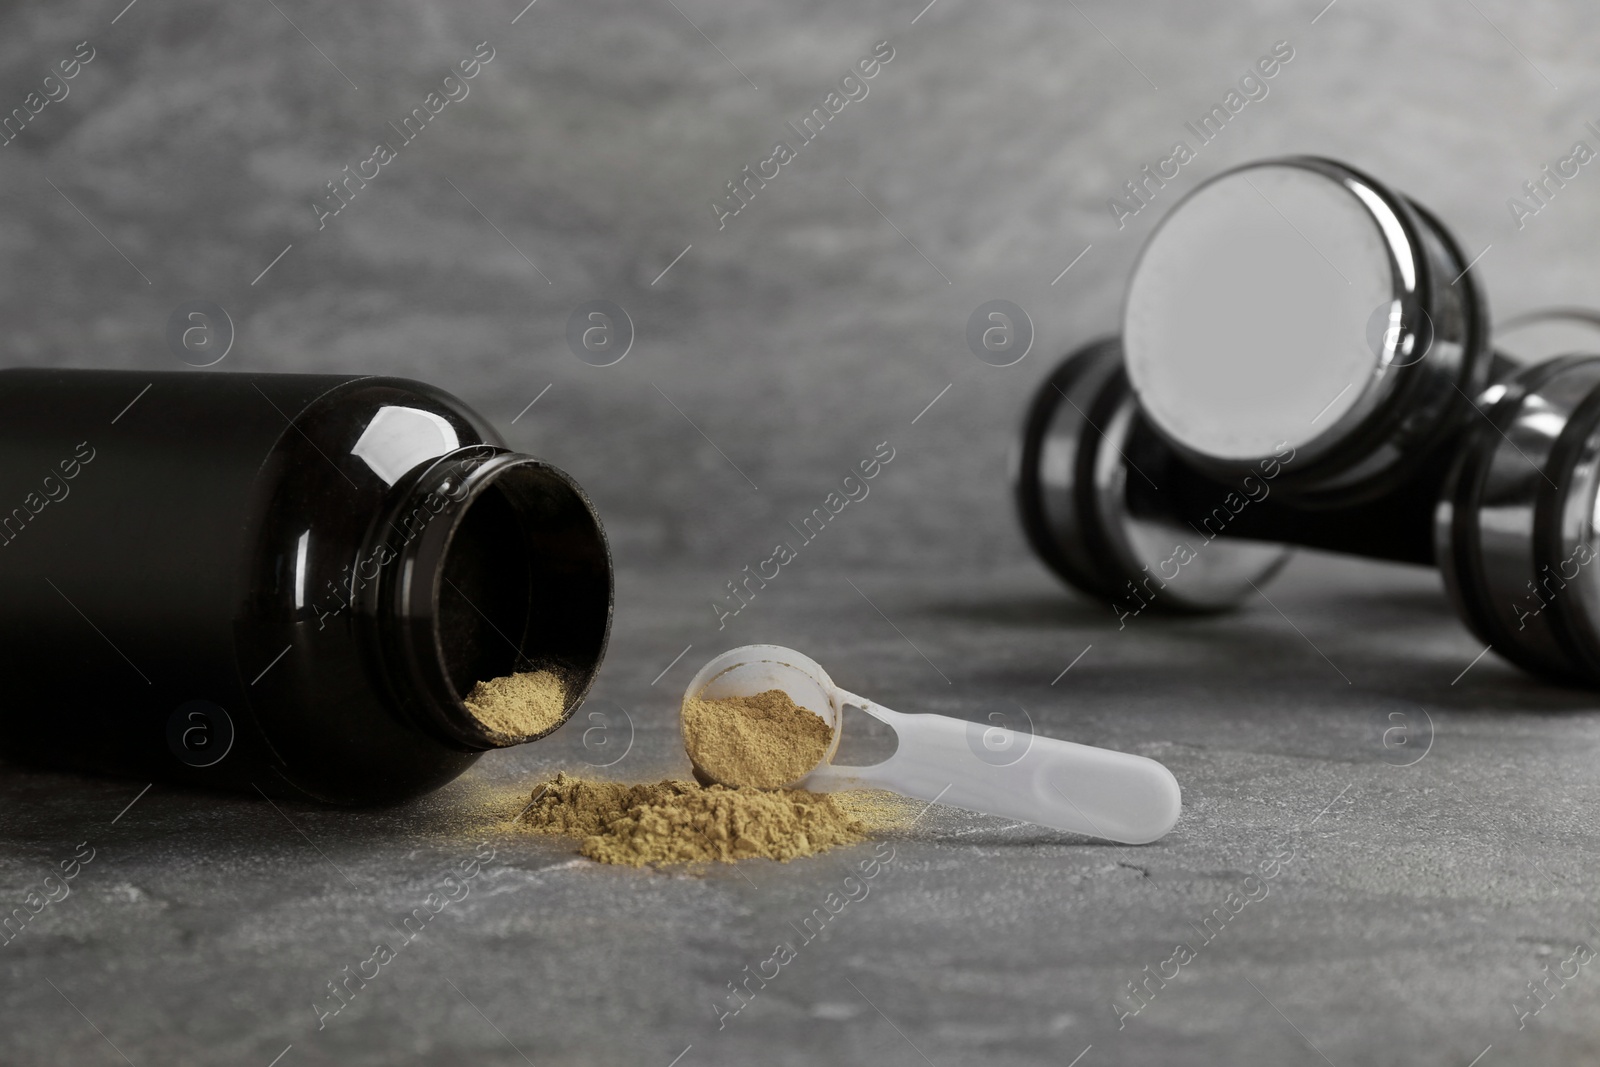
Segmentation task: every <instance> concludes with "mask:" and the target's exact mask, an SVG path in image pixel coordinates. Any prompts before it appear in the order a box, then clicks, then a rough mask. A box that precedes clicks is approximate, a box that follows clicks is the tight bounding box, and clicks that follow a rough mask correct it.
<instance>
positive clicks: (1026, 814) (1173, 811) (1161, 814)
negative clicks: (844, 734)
mask: <svg viewBox="0 0 1600 1067" xmlns="http://www.w3.org/2000/svg"><path fill="white" fill-rule="evenodd" d="M839 696H840V698H841V700H842V701H843V702H844V703H849V704H853V705H855V706H857V707H859V708H861V709H862V710H863V711H865V712H866V713H867V714H869V715H871V716H873V717H874V718H876V719H880V720H882V721H883V722H886V723H888V724H889V725H890V726H892V727H893V728H894V731H895V734H896V735H897V738H898V741H899V746H898V747H897V748H896V749H895V753H894V755H893V756H890V757H889V758H888V759H886V760H884V761H883V762H882V763H877V764H873V765H872V766H869V767H841V766H833V765H831V764H830V765H825V766H823V767H820V768H818V769H817V770H816V771H813V772H812V774H811V775H810V776H809V777H807V778H806V779H805V780H804V781H803V782H802V783H801V784H802V785H803V786H805V787H806V788H813V789H847V788H865V789H889V790H892V791H894V792H896V793H901V794H904V795H905V796H909V797H916V798H919V799H921V800H927V801H938V802H939V803H941V804H949V805H951V806H952V807H957V808H966V809H967V810H969V811H977V812H983V813H984V814H988V815H999V816H1001V817H1003V818H1008V819H1020V820H1024V821H1026V822H1031V823H1038V824H1039V825H1040V826H1048V827H1051V828H1053V829H1056V830H1069V831H1071V832H1073V833H1079V834H1086V835H1088V836H1090V837H1099V838H1104V839H1106V840H1108V841H1120V842H1123V843H1125V844H1130V845H1143V844H1147V843H1149V842H1151V841H1154V840H1156V839H1157V838H1159V837H1161V836H1162V835H1163V834H1165V833H1166V832H1167V831H1168V830H1170V829H1172V826H1173V824H1174V823H1176V822H1177V821H1178V813H1179V812H1180V811H1181V810H1182V807H1183V797H1182V792H1181V790H1180V789H1179V788H1178V780H1177V779H1176V778H1174V777H1173V776H1172V772H1171V771H1169V770H1167V768H1166V767H1164V766H1163V765H1162V764H1160V763H1157V762H1156V761H1155V760H1153V759H1146V758H1145V757H1144V756H1135V755H1132V754H1130V753H1126V752H1114V751H1112V750H1111V749H1106V748H1094V747H1093V746H1090V745H1079V744H1074V743H1073V742H1071V741H1059V740H1056V739H1055V738H1051V737H1040V736H1038V735H1036V734H1033V735H1030V734H1020V733H1017V732H1015V731H1012V730H1006V729H1003V728H1001V727H996V726H987V725H985V724H983V723H975V722H968V721H967V720H965V719H953V718H950V717H949V716H947V715H907V714H903V713H901V712H898V711H890V710H889V709H888V708H885V707H881V706H879V705H877V704H873V703H872V702H871V701H869V700H864V699H862V698H860V697H857V696H854V695H853V694H848V693H841V694H839Z"/></svg>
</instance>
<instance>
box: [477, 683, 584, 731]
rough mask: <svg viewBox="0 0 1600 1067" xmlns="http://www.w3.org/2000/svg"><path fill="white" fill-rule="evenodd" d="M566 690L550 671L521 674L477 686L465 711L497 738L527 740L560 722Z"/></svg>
mask: <svg viewBox="0 0 1600 1067" xmlns="http://www.w3.org/2000/svg"><path fill="white" fill-rule="evenodd" d="M566 698H567V694H566V686H564V685H563V684H562V682H561V678H560V677H559V676H558V675H556V674H555V672H553V671H522V672H519V673H517V674H508V675H506V676H505V677H504V678H492V679H490V680H489V681H487V682H479V683H478V684H476V685H474V686H473V687H472V692H470V693H468V694H467V697H466V701H465V703H466V705H467V710H468V711H470V712H472V715H473V717H474V718H476V719H477V720H478V721H479V722H480V723H482V724H483V725H485V726H487V727H488V728H489V729H491V730H493V731H494V732H495V733H498V734H505V735H507V736H508V737H527V736H529V735H531V734H538V733H543V732H544V731H546V730H548V729H550V728H551V727H552V726H554V725H556V723H558V722H560V721H561V716H562V714H563V713H564V712H565V711H566V709H567V702H566Z"/></svg>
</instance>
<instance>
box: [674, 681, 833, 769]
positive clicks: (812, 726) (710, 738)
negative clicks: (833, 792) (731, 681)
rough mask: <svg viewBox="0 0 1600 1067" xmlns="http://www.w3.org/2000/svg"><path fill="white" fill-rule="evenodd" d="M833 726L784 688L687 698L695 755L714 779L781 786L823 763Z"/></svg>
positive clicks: (687, 732) (688, 743) (688, 738)
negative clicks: (715, 697)
mask: <svg viewBox="0 0 1600 1067" xmlns="http://www.w3.org/2000/svg"><path fill="white" fill-rule="evenodd" d="M832 742H833V729H832V727H830V726H829V725H828V723H827V721H826V720H824V719H823V718H822V717H821V716H820V715H818V714H817V713H816V712H814V711H811V710H809V709H807V708H802V707H800V706H799V705H798V704H796V703H795V702H794V701H793V700H792V699H791V698H790V696H789V694H788V693H786V692H784V691H783V690H782V689H768V690H767V691H766V692H763V693H756V694H755V695H753V696H737V697H723V698H721V699H717V700H704V699H699V698H692V697H691V698H690V699H688V700H685V701H684V702H683V743H684V746H685V747H686V748H687V749H688V750H689V760H690V761H691V762H692V763H693V764H694V765H695V766H696V767H697V768H699V769H700V771H701V773H702V774H704V775H705V776H706V777H708V778H710V779H711V780H712V781H715V782H721V783H722V784H724V785H732V786H740V785H748V786H756V787H757V788H761V789H775V788H777V787H778V786H782V785H788V784H789V783H790V782H793V781H796V780H798V779H800V778H804V777H805V776H806V775H807V774H808V773H810V771H811V769H812V768H813V767H815V766H816V765H817V764H818V763H821V762H822V759H823V757H825V756H826V755H827V754H828V746H829V745H830V744H832Z"/></svg>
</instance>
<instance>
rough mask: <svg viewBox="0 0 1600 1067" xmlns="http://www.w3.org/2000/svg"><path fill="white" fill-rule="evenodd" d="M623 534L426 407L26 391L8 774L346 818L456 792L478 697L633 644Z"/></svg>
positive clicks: (216, 388) (4, 651) (475, 749)
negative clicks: (617, 584) (286, 806)
mask: <svg viewBox="0 0 1600 1067" xmlns="http://www.w3.org/2000/svg"><path fill="white" fill-rule="evenodd" d="M611 608H612V572H611V557H610V552H609V549H608V547H607V544H606V539H605V533H604V531H603V530H602V528H601V525H600V520H599V517H598V516H597V515H596V514H595V511H594V508H593V505H592V504H591V503H590V501H589V498H588V497H587V496H586V495H585V494H584V492H583V490H582V489H581V488H580V487H579V486H578V485H577V483H576V482H574V481H573V480H572V479H571V478H570V477H569V476H567V475H566V474H565V473H563V472H562V471H560V470H558V469H556V468H555V467H552V466H550V465H549V464H546V463H543V462H541V461H539V460H537V459H534V458H533V457H531V456H527V455H523V454H520V453H515V452H511V451H509V450H508V449H507V448H506V447H505V446H504V442H503V441H502V440H501V439H500V438H499V436H498V435H497V434H496V433H495V431H494V429H493V427H492V426H490V425H489V423H488V422H486V421H485V420H484V419H483V418H482V417H480V416H479V415H477V414H476V413H474V412H473V411H472V410H470V409H469V408H468V407H467V406H466V405H464V404H463V403H461V401H459V400H457V399H455V398H454V397H452V396H450V395H448V394H446V393H444V392H442V391H440V390H438V389H435V388H433V387H431V386H428V385H424V384H422V383H419V382H414V381H408V380H405V379H398V378H376V377H345V376H335V375H301V374H293V375H283V374H278V375H267V374H194V373H169V374H145V373H134V372H121V371H86V370H6V371H0V677H3V679H4V686H3V689H0V709H3V710H0V751H3V752H4V753H5V755H6V756H7V757H8V758H12V759H18V760H22V761H26V762H30V763H39V764H47V765H52V766H58V767H69V768H77V769H85V770H95V771H103V772H109V773H114V774H122V775H130V776H136V777H143V778H146V779H165V780H169V781H179V782H187V783H192V784H196V785H205V786H215V787H222V788H230V789H239V790H246V791H254V790H255V789H260V790H261V791H262V792H264V793H267V794H269V795H272V796H286V797H297V798H309V799H314V800H318V801H323V802H327V803H334V804H363V803H377V802H385V801H394V800H399V799H403V798H406V797H411V796H415V795H418V794H421V793H424V792H427V791H428V790H431V789H435V788H437V787H439V786H441V785H443V784H445V783H446V782H449V781H450V780H452V779H453V778H455V777H456V776H457V775H459V774H460V773H461V772H462V771H464V770H465V769H466V768H467V767H469V766H470V765H471V764H472V763H473V762H474V761H475V760H476V759H477V758H478V756H479V755H481V754H482V753H483V752H485V751H487V750H488V749H490V748H497V747H505V746H508V745H513V744H519V743H522V742H525V741H531V740H535V739H536V738H537V737H540V736H544V735H545V734H547V733H549V732H550V730H553V729H554V728H555V727H553V726H552V727H551V728H550V730H545V731H543V732H542V733H540V734H536V735H528V736H516V737H513V736H507V735H503V734H496V733H494V732H493V731H491V730H489V729H488V728H487V727H485V726H484V725H483V724H481V723H480V722H479V721H478V720H477V719H476V718H475V717H474V716H473V715H472V713H471V712H470V711H469V710H468V709H467V707H466V705H465V704H464V703H463V699H462V698H463V697H464V696H465V695H466V694H467V693H468V692H470V690H471V688H472V686H473V685H474V683H475V682H477V681H479V680H486V679H490V678H494V677H499V676H502V675H506V674H510V673H512V672H513V671H515V670H528V669H534V668H540V669H545V668H548V669H551V670H554V671H555V672H556V673H557V674H558V675H560V676H561V677H562V679H563V681H564V683H565V687H566V707H565V712H564V715H563V720H564V719H565V717H566V716H570V715H571V714H572V711H573V709H575V708H576V707H577V705H578V704H579V703H580V702H581V701H582V699H583V697H584V695H585V693H586V692H587V691H588V689H589V686H590V684H591V683H592V681H593V679H594V675H595V673H596V671H597V670H598V668H599V665H600V661H601V658H602V656H603V655H604V652H605V647H606V640H607V637H608V635H609V632H610V626H611Z"/></svg>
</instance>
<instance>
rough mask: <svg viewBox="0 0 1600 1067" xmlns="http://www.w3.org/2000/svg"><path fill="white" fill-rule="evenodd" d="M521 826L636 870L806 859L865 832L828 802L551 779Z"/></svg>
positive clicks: (679, 785)
mask: <svg viewBox="0 0 1600 1067" xmlns="http://www.w3.org/2000/svg"><path fill="white" fill-rule="evenodd" d="M523 818H524V820H525V821H526V822H527V823H528V824H529V825H530V826H532V827H533V829H535V830H538V831H540V832H543V833H552V834H568V835H571V836H573V837H581V838H583V844H582V845H581V846H580V848H579V851H580V852H581V853H582V854H583V855H585V856H588V857H589V858H590V859H592V860H598V861H600V862H601V863H620V864H625V865H627V866H630V867H643V866H645V865H647V864H649V865H652V866H659V865H668V864H678V863H703V862H708V861H713V860H714V861H717V862H719V863H733V862H735V861H737V860H743V859H756V858H766V859H773V860H780V861H787V860H791V859H794V858H795V857H796V856H811V855H815V854H816V853H818V852H822V851H824V850H826V849H829V848H833V847H835V846H838V845H850V844H854V843H856V842H857V841H860V840H862V839H863V838H864V837H865V835H866V831H867V827H866V826H865V825H864V824H863V823H862V822H860V821H859V820H858V819H856V818H855V817H854V816H852V815H850V814H848V813H847V812H846V811H845V810H844V808H843V807H841V806H840V805H839V804H837V803H835V802H834V799H833V798H832V797H831V796H827V795H824V794H821V793H808V792H806V791H805V790H803V789H777V790H762V789H749V788H741V789H729V788H727V787H725V786H720V785H712V786H702V785H700V784H699V783H697V782H677V781H665V782H657V783H655V784H653V785H624V784H622V783H620V782H594V781H585V780H583V779H580V778H574V777H572V776H570V775H568V774H565V773H563V774H558V775H557V776H556V777H555V779H554V780H553V781H551V782H549V783H547V784H546V785H544V786H541V787H540V788H539V789H537V790H535V791H534V801H533V803H532V804H531V805H529V807H528V810H527V812H526V814H525V815H524V816H523Z"/></svg>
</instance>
